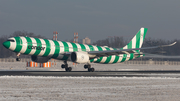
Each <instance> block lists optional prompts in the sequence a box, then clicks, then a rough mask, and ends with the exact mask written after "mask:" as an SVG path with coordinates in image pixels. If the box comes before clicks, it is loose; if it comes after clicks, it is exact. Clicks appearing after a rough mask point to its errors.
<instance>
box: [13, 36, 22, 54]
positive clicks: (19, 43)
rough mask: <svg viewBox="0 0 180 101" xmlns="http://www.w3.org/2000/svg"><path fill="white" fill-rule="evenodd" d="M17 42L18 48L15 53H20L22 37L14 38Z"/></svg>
mask: <svg viewBox="0 0 180 101" xmlns="http://www.w3.org/2000/svg"><path fill="white" fill-rule="evenodd" d="M14 38H15V40H16V48H15V50H14V52H20V51H21V49H22V40H21V38H20V37H14Z"/></svg>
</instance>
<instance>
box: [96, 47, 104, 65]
mask: <svg viewBox="0 0 180 101" xmlns="http://www.w3.org/2000/svg"><path fill="white" fill-rule="evenodd" d="M96 47H97V48H98V50H99V51H102V50H103V49H102V48H101V47H100V46H96ZM102 59H103V57H99V58H98V59H97V61H96V63H100V62H101V60H102Z"/></svg>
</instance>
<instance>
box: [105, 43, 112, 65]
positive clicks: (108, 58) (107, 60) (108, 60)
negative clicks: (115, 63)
mask: <svg viewBox="0 0 180 101" xmlns="http://www.w3.org/2000/svg"><path fill="white" fill-rule="evenodd" d="M105 48H106V50H110V49H109V48H108V47H105ZM111 58H112V56H108V57H107V59H106V61H105V62H104V63H109V62H110V60H111Z"/></svg>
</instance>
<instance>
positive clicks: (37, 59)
mask: <svg viewBox="0 0 180 101" xmlns="http://www.w3.org/2000/svg"><path fill="white" fill-rule="evenodd" d="M49 59H50V58H48V57H41V56H31V60H32V61H34V62H37V63H45V62H48V61H49Z"/></svg>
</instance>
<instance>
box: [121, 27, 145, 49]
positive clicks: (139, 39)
mask: <svg viewBox="0 0 180 101" xmlns="http://www.w3.org/2000/svg"><path fill="white" fill-rule="evenodd" d="M147 30H148V29H147V28H141V29H140V30H139V31H138V33H137V34H136V35H135V36H134V37H133V38H132V40H131V41H130V42H129V43H128V44H127V45H126V46H124V47H123V49H132V48H141V46H142V44H143V41H144V38H145V36H146V32H147ZM137 52H139V50H137Z"/></svg>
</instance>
